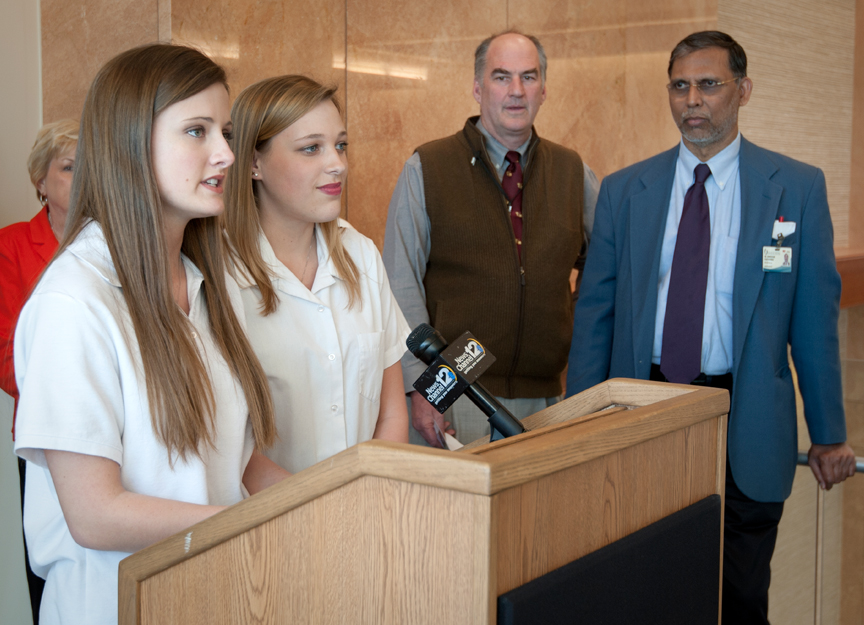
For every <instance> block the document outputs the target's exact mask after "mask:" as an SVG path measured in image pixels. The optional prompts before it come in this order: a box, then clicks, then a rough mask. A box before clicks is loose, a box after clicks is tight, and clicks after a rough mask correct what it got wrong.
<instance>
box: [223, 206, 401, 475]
mask: <svg viewBox="0 0 864 625" xmlns="http://www.w3.org/2000/svg"><path fill="white" fill-rule="evenodd" d="M340 226H342V227H343V230H342V233H343V236H342V242H343V244H344V246H345V250H346V251H347V252H348V254H349V255H350V256H351V258H352V259H353V260H354V262H355V263H356V265H357V268H358V269H359V271H360V300H359V301H358V302H356V303H355V304H354V307H353V308H348V289H347V287H346V286H345V285H344V283H343V281H342V279H341V278H340V277H339V274H338V272H337V270H336V266H335V264H334V263H333V261H332V259H331V258H330V254H329V251H328V249H327V245H326V243H325V241H324V237H323V235H322V233H321V229H320V228H316V229H315V232H316V237H317V239H316V240H317V245H318V272H317V273H316V274H315V281H314V282H313V283H312V290H311V291H310V290H309V289H307V288H306V287H305V286H304V285H303V283H301V282H300V280H299V279H297V277H296V276H295V275H294V274H293V273H292V272H291V271H290V270H289V269H288V268H287V267H285V265H284V264H282V262H281V261H280V260H279V259H278V258H276V255H275V253H274V252H273V248H272V247H271V245H270V242H269V241H268V240H267V237H266V236H264V234H263V233H262V234H261V236H260V239H259V241H260V246H261V255H262V257H263V258H264V262H266V263H267V264H268V265H270V267H271V268H272V269H273V271H274V272H275V274H276V278H274V279H273V287H274V288H275V289H276V294H277V296H278V297H279V304H278V306H277V307H276V311H275V312H273V313H272V314H270V315H267V316H266V317H265V316H262V315H261V314H260V313H259V310H260V304H261V294H260V292H259V290H258V287H256V286H252V285H250V284H249V283H248V282H247V281H245V280H244V279H243V278H241V279H240V286H241V288H242V297H243V304H244V307H245V309H246V322H247V325H248V328H249V339H250V341H251V342H252V348H253V349H254V350H255V353H256V354H257V355H258V358H259V360H260V361H261V365H262V366H263V367H264V372H265V373H266V374H267V379H268V381H269V383H270V390H271V392H272V393H273V402H274V404H275V407H276V426H277V431H278V434H279V439H278V440H277V441H276V444H275V445H274V446H273V447H272V448H271V449H269V450H266V451H265V452H264V453H265V454H266V455H267V456H268V457H269V458H270V459H271V460H273V461H274V462H276V463H277V464H278V465H280V466H282V467H284V468H285V469H287V470H288V471H291V472H292V473H295V472H297V471H301V470H303V469H305V468H307V467H310V466H312V465H313V464H315V463H316V462H320V461H321V460H325V459H327V458H329V457H330V456H333V455H334V454H337V453H339V452H340V451H343V450H345V449H347V448H348V447H351V446H352V445H356V444H357V443H361V442H363V441H367V440H370V439H371V438H372V435H373V434H374V433H375V426H376V424H377V423H378V413H379V410H380V407H381V384H382V380H383V376H384V370H385V369H386V368H387V367H389V366H391V365H393V364H395V363H397V362H399V359H400V358H401V357H402V354H403V353H404V352H405V349H406V347H405V339H406V338H407V337H408V334H409V333H410V329H409V328H408V324H407V323H406V322H405V318H404V317H403V316H402V311H400V310H399V306H398V305H397V304H396V299H395V298H394V297H393V294H392V292H391V291H390V283H389V281H388V280H387V273H386V272H385V270H384V263H383V262H382V261H381V255H380V254H379V253H378V249H377V248H376V247H375V244H374V243H372V241H370V240H369V239H368V238H366V237H365V236H363V235H362V234H360V233H359V232H357V231H356V230H355V229H354V228H352V227H351V226H350V225H349V224H348V222H345V221H342V220H340Z"/></svg>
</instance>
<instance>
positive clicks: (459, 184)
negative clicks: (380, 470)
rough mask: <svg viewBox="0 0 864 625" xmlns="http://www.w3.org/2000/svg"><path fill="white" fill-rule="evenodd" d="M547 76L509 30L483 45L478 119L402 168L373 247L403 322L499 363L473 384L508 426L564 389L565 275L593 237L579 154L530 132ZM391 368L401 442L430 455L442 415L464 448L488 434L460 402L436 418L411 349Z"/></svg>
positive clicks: (531, 49) (478, 60)
mask: <svg viewBox="0 0 864 625" xmlns="http://www.w3.org/2000/svg"><path fill="white" fill-rule="evenodd" d="M545 79H546V54H545V52H544V51H543V47H542V46H541V45H540V42H539V41H538V40H537V39H536V38H535V37H531V36H526V35H522V34H520V33H516V32H512V31H510V32H506V33H502V34H499V35H494V36H492V37H490V38H488V39H486V40H485V41H483V42H482V43H481V44H480V46H479V47H478V48H477V51H476V53H475V63H474V98H475V99H476V100H477V102H478V103H479V104H480V117H479V118H478V117H473V118H471V119H469V120H468V121H467V122H466V123H465V127H464V128H463V129H462V130H460V131H459V132H457V133H456V134H455V135H453V136H451V137H446V138H444V139H439V140H437V141H432V142H430V143H427V144H425V145H423V146H421V147H419V148H418V149H417V151H416V152H415V153H414V155H413V156H412V157H411V158H410V159H408V162H407V163H406V164H405V168H404V169H403V171H402V175H401V176H400V178H399V182H398V183H397V186H396V190H395V191H394V193H393V199H392V200H391V202H390V210H389V215H388V218H387V232H386V235H385V240H384V264H385V266H386V268H387V273H388V275H389V277H390V284H391V288H392V289H393V293H394V294H395V296H396V299H397V301H398V302H399V305H400V306H401V307H402V312H403V313H404V314H405V317H406V319H407V320H408V323H409V325H411V327H416V326H417V325H419V324H420V323H424V322H426V323H430V324H432V325H433V326H434V327H436V328H437V329H438V330H439V331H440V332H441V333H442V334H443V335H444V337H445V338H446V339H448V340H450V341H452V340H454V339H456V338H457V337H458V336H459V335H461V334H462V333H463V332H465V331H466V330H469V331H470V332H472V333H473V334H474V335H475V336H476V337H477V338H478V339H479V340H480V342H481V343H482V344H483V345H484V346H485V347H486V348H487V349H488V350H489V351H490V352H491V353H492V354H493V355H494V356H495V357H496V359H497V360H496V362H495V363H494V364H493V365H492V367H491V368H490V369H489V370H488V371H487V372H486V373H485V374H484V375H483V378H482V382H483V384H484V385H485V386H486V387H487V388H488V389H489V390H490V391H491V392H492V393H493V394H494V395H496V396H497V397H498V399H499V400H500V401H501V402H502V403H503V404H504V405H505V406H506V407H507V408H508V409H509V410H510V411H511V412H513V413H514V414H515V415H516V416H517V417H518V418H523V417H525V416H527V415H529V414H533V413H534V412H537V411H539V410H542V409H543V408H545V407H546V406H547V405H549V404H550V403H554V402H555V401H557V398H558V397H559V396H560V395H561V393H562V390H563V389H562V387H561V372H562V371H563V370H564V367H565V365H566V364H567V354H568V350H569V347H570V335H571V331H572V297H571V294H570V282H569V278H570V272H571V270H572V269H573V268H574V267H575V266H576V264H577V260H578V259H579V258H580V251H581V250H582V249H583V247H584V246H585V244H586V243H587V241H588V238H589V236H590V230H591V224H592V222H593V214H594V205H595V204H596V201H597V193H598V187H599V185H598V182H597V179H596V177H595V176H594V173H593V172H592V171H591V170H590V168H588V167H587V166H585V165H584V164H583V163H582V160H581V159H580V157H579V155H578V154H577V153H576V152H574V151H573V150H570V149H567V148H565V147H562V146H560V145H556V144H555V143H552V142H550V141H546V140H543V139H541V138H540V137H538V136H537V133H536V131H534V129H533V123H534V118H535V117H536V115H537V112H538V110H539V108H540V105H541V104H543V101H544V100H545V99H546V84H545ZM402 363H403V372H404V377H405V390H406V394H407V395H408V396H409V408H410V409H411V414H412V425H413V428H412V432H411V439H412V442H423V440H425V441H426V442H428V443H429V444H430V445H433V446H437V445H438V442H437V436H436V434H435V429H434V425H433V422H437V423H438V425H439V428H440V429H441V430H445V429H447V427H448V426H447V425H446V422H445V419H447V420H449V421H450V422H452V425H453V428H454V429H455V435H456V436H457V437H458V438H459V440H461V441H462V442H463V443H468V442H471V441H473V440H475V439H477V438H480V437H481V436H484V435H486V434H488V433H489V426H488V423H487V421H486V417H485V415H483V414H482V413H481V412H480V411H479V410H477V409H476V408H475V407H474V406H473V405H472V404H471V403H470V401H469V400H468V399H466V398H462V399H460V400H459V401H457V402H456V404H455V405H454V406H453V408H452V409H451V410H450V412H449V413H448V415H446V416H445V417H443V418H442V416H441V415H439V414H438V413H437V411H435V409H434V408H432V406H430V405H429V404H428V403H427V402H426V400H425V399H423V398H422V397H421V396H420V394H419V393H417V392H416V391H414V390H413V388H412V386H411V385H412V384H413V382H414V381H415V380H416V379H417V378H418V377H419V376H420V374H421V373H422V372H423V370H424V369H425V367H426V365H424V364H423V363H421V362H420V361H418V360H417V359H416V358H414V356H412V355H411V354H410V353H408V354H406V355H405V357H404V358H403V361H402ZM449 431H450V433H451V434H452V433H453V429H450V430H449ZM421 437H422V438H421Z"/></svg>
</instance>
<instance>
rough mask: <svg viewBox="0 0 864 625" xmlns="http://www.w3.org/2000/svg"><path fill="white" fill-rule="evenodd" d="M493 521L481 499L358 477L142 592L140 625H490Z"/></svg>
mask: <svg viewBox="0 0 864 625" xmlns="http://www.w3.org/2000/svg"><path fill="white" fill-rule="evenodd" d="M489 518H490V511H489V498H488V497H482V496H478V495H471V494H467V493H460V492H457V491H452V490H444V489H436V488H432V487H429V486H424V485H420V484H411V483H407V482H400V481H397V480H392V479H388V478H377V477H363V478H360V479H358V480H355V481H354V482H352V483H350V484H348V485H346V486H345V487H344V488H342V489H339V490H337V491H333V492H331V493H328V494H326V495H324V496H322V497H320V498H318V499H315V500H314V501H311V502H309V503H307V504H305V505H303V506H301V507H300V508H298V509H296V510H294V511H293V513H292V514H290V515H283V516H281V517H279V518H276V519H273V520H271V521H269V522H267V523H265V524H264V525H261V526H259V527H257V528H254V529H253V530H250V531H249V532H246V533H245V534H243V535H241V536H237V537H235V538H233V539H232V540H230V541H228V542H227V543H225V544H223V545H221V546H220V548H219V549H213V550H210V551H207V552H204V553H202V554H200V555H199V556H197V557H196V558H193V559H190V560H187V561H186V562H183V563H181V564H180V565H178V566H176V567H174V568H172V569H170V570H168V571H165V572H163V573H161V574H159V575H156V576H154V577H152V578H150V579H148V580H146V581H144V582H143V583H142V584H141V598H142V605H143V606H145V609H144V610H142V613H141V621H140V622H141V623H142V624H149V623H154V624H155V623H160V624H161V623H165V622H175V623H184V624H195V623H202V624H203V623H207V624H213V625H217V624H221V623H225V624H229V623H303V622H310V621H309V615H315V618H314V622H315V623H322V624H329V623H333V624H340V623H381V624H394V625H397V624H402V623H486V622H488V620H489V615H488V610H489V606H490V601H489V597H488V595H489V588H490V584H489V572H490V566H489V555H490V548H489V536H490V534H491V533H490V527H489ZM460 527H461V528H474V531H462V532H450V531H446V528H460ZM190 584H195V585H196V587H197V588H198V589H202V588H203V589H206V592H204V593H200V592H199V593H186V592H183V590H184V588H189V587H190V586H189V585H190ZM193 594H197V595H199V596H200V597H201V599H200V600H198V601H189V600H188V597H189V596H191V595H193ZM151 608H152V609H151Z"/></svg>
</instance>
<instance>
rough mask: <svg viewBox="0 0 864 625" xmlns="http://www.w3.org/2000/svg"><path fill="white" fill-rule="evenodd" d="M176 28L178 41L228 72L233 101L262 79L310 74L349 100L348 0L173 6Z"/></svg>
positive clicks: (180, 2) (175, 2)
mask: <svg viewBox="0 0 864 625" xmlns="http://www.w3.org/2000/svg"><path fill="white" fill-rule="evenodd" d="M170 23H171V38H172V41H174V42H175V43H191V44H193V45H196V46H198V47H200V48H201V49H202V50H204V51H205V52H207V53H208V54H209V55H210V56H211V57H212V58H213V59H214V60H216V61H217V62H218V63H220V64H221V65H223V66H224V67H225V68H226V70H227V72H228V81H229V84H230V86H231V92H232V94H233V95H236V94H237V93H239V92H240V91H242V90H243V89H244V88H245V87H247V86H249V85H251V84H252V83H254V82H257V81H258V80H261V79H262V78H267V77H270V76H278V75H281V74H306V75H308V76H311V77H312V78H314V79H316V80H318V81H319V82H322V83H324V84H336V85H337V86H339V88H340V92H341V95H342V97H343V99H344V69H343V68H344V55H345V2H344V0H321V1H320V2H282V0H261V1H252V2H238V1H237V0H213V1H212V2H206V3H201V2H195V1H193V0H171V21H170Z"/></svg>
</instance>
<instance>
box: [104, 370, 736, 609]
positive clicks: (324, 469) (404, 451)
mask: <svg viewBox="0 0 864 625" xmlns="http://www.w3.org/2000/svg"><path fill="white" fill-rule="evenodd" d="M606 384H607V391H608V392H607V391H596V389H592V396H593V397H594V399H591V400H590V401H587V402H586V401H585V398H581V399H580V397H578V396H577V397H576V398H573V399H571V400H567V401H565V402H563V403H562V404H561V405H560V407H559V408H558V409H557V411H553V412H552V413H550V414H551V415H552V416H554V414H556V413H557V414H559V415H563V414H567V413H569V412H570V411H571V410H572V407H571V406H568V404H570V403H573V404H578V405H580V406H581V408H580V410H589V409H590V408H589V407H590V406H591V401H595V402H596V401H600V400H602V401H603V402H608V401H610V400H611V399H613V397H614V392H613V391H612V389H613V387H612V386H610V385H609V383H606ZM616 384H619V386H620V388H619V389H618V391H615V392H620V393H624V394H629V395H630V396H631V400H632V401H634V402H635V403H637V404H638V403H644V400H645V396H644V394H640V393H639V392H638V389H639V387H642V388H643V389H644V390H645V391H646V393H648V394H649V395H651V396H653V397H661V400H660V401H658V402H656V403H654V404H650V405H641V406H635V407H633V408H632V409H618V410H609V411H606V414H604V415H602V416H595V415H594V414H593V413H589V415H587V416H589V417H590V418H588V419H582V420H580V419H577V420H576V421H575V422H572V423H569V424H561V423H551V424H550V425H548V426H546V427H545V428H539V429H537V430H535V431H533V432H530V433H528V434H526V435H523V436H521V437H514V438H512V439H508V441H505V442H506V443H507V444H506V445H499V444H497V443H496V444H490V445H486V446H485V447H479V448H477V449H475V450H473V452H469V453H464V454H458V453H451V452H446V451H443V450H433V449H426V448H420V447H413V446H408V445H400V444H396V443H382V442H379V441H372V442H369V443H363V444H361V445H358V446H356V447H353V448H351V449H349V450H347V451H345V452H343V453H341V454H338V455H337V456H334V457H333V458H331V459H330V460H328V461H325V462H322V463H319V464H318V465H315V466H314V467H311V468H309V469H307V470H306V471H303V472H301V473H298V474H297V475H294V476H292V477H291V478H289V479H287V480H285V481H284V482H282V483H281V484H278V485H276V486H274V487H272V488H270V489H268V490H266V491H264V492H262V493H259V494H258V495H256V496H254V497H251V498H249V499H247V500H246V501H244V502H241V503H239V504H237V505H235V506H232V507H231V508H229V509H228V510H226V511H224V512H222V513H220V514H218V515H215V516H214V517H212V518H210V519H208V520H206V521H204V522H202V523H200V524H198V525H196V526H194V527H192V528H189V529H188V530H187V531H185V532H182V533H180V534H177V535H175V536H173V537H171V538H169V539H167V540H165V541H162V542H161V543H159V544H156V545H154V546H152V547H150V548H148V549H145V550H142V551H141V552H139V553H137V554H135V555H133V556H130V557H129V558H127V559H125V560H124V561H123V562H121V565H120V602H121V603H120V623H123V624H124V625H129V624H131V623H136V624H137V623H161V622H183V623H229V622H244V623H245V622H250V623H253V622H254V623H258V622H261V623H283V622H284V623H288V622H308V619H309V618H310V615H314V620H315V622H316V623H319V622H320V623H331V622H332V623H337V622H357V623H361V622H362V623H462V622H464V623H487V622H494V618H495V599H496V597H497V595H498V594H499V592H500V591H499V586H500V579H501V576H502V574H503V573H502V570H505V571H507V573H506V578H507V579H510V580H512V579H515V577H514V576H516V575H517V574H518V575H519V576H521V577H520V579H523V578H525V575H533V574H539V573H538V572H539V571H543V572H545V571H546V570H550V569H549V568H548V567H552V568H555V567H557V566H560V564H562V563H565V562H568V561H570V560H572V559H574V558H575V557H578V555H579V554H582V553H587V552H588V551H592V550H594V549H596V548H598V546H602V545H603V544H606V543H607V542H609V541H610V540H614V539H615V538H614V537H616V536H617V537H621V536H624V535H626V534H628V533H630V532H632V531H635V530H636V529H639V528H641V527H644V525H647V524H648V523H650V522H653V520H657V519H659V518H661V517H662V516H665V515H667V514H669V513H671V512H674V511H675V510H678V509H680V508H681V507H684V506H685V505H689V503H693V502H695V501H697V500H698V499H701V498H703V497H704V496H706V495H707V494H711V493H713V492H716V491H717V487H718V484H720V482H719V478H718V476H717V475H716V473H717V471H718V470H719V469H718V467H721V466H722V463H721V462H718V459H717V455H718V454H725V436H724V435H723V433H724V432H725V430H724V427H725V426H724V423H725V415H726V413H727V412H728V409H729V399H728V393H726V392H725V391H718V390H716V389H697V388H696V387H682V388H683V391H682V388H678V389H676V388H675V387H672V386H671V385H656V384H653V383H645V382H638V381H619V382H616ZM658 386H659V387H663V386H667V387H670V388H666V389H663V388H658ZM604 393H605V397H604ZM544 412H545V411H544ZM577 412H578V410H577ZM582 416H586V415H582ZM547 417H549V415H547ZM553 420H554V419H553ZM565 425H566V426H567V427H563V426H565ZM496 493H499V494H498V495H496ZM496 502H497V503H496ZM500 502H504V504H507V505H503V504H502V503H500ZM590 510H593V512H590V513H589V512H588V511H590ZM586 514H587V515H588V516H587V517H586V516H585V515H586ZM562 527H575V528H578V531H576V532H561V531H560V528H562ZM514 532H516V533H518V534H519V536H520V538H519V539H518V540H516V541H515V543H514V544H515V545H521V547H520V548H519V551H517V552H506V551H502V550H501V549H500V548H499V546H498V543H497V542H494V541H497V540H499V539H497V538H496V537H498V536H508V537H513V536H514ZM557 533H560V534H566V536H558V535H556V534H557ZM571 534H574V535H578V539H576V538H574V537H573V536H571ZM502 540H503V539H502ZM508 540H509V539H508ZM574 554H576V555H574ZM502 567H503V569H502ZM514 571H516V572H518V573H514Z"/></svg>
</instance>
